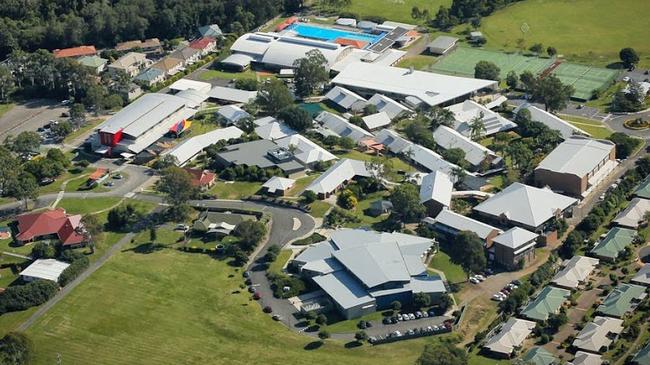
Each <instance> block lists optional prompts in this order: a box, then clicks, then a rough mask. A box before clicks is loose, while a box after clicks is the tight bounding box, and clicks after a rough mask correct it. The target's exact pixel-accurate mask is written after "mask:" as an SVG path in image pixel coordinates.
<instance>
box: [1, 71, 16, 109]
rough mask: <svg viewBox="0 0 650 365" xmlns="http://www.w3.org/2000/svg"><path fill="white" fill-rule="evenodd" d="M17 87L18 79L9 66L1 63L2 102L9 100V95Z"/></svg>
mask: <svg viewBox="0 0 650 365" xmlns="http://www.w3.org/2000/svg"><path fill="white" fill-rule="evenodd" d="M15 89H16V79H15V78H14V75H13V74H12V73H11V70H10V69H9V67H7V66H5V65H0V102H6V101H8V100H9V96H10V95H11V94H12V93H13V92H14V90H15Z"/></svg>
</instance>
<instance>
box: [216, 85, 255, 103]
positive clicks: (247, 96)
mask: <svg viewBox="0 0 650 365" xmlns="http://www.w3.org/2000/svg"><path fill="white" fill-rule="evenodd" d="M208 97H209V98H210V99H214V100H218V101H224V102H230V103H243V104H245V103H248V102H249V101H252V100H254V99H255V98H256V97H257V91H248V90H241V89H235V88H232V87H225V86H214V87H212V89H210V91H209V92H208Z"/></svg>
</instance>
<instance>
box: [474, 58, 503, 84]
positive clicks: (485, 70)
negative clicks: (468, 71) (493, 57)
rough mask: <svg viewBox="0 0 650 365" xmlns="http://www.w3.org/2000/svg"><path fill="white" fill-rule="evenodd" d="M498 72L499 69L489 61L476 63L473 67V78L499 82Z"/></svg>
mask: <svg viewBox="0 0 650 365" xmlns="http://www.w3.org/2000/svg"><path fill="white" fill-rule="evenodd" d="M500 72H501V69H500V68H499V67H498V66H497V65H495V64H494V63H492V62H489V61H478V62H477V63H476V66H474V77H475V78H477V79H484V80H494V81H499V80H501V78H500V76H499V73H500Z"/></svg>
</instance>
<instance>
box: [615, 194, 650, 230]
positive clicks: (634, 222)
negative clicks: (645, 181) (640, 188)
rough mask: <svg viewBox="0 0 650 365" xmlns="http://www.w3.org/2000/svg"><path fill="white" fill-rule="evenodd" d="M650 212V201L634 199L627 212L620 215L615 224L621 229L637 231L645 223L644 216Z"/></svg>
mask: <svg viewBox="0 0 650 365" xmlns="http://www.w3.org/2000/svg"><path fill="white" fill-rule="evenodd" d="M647 211H650V200H648V199H641V198H634V199H632V201H630V204H629V205H628V206H627V208H625V210H623V211H621V212H620V213H618V215H617V216H616V218H614V220H613V222H614V223H615V224H617V225H619V226H621V227H628V228H634V229H637V228H638V227H639V224H641V223H642V222H643V221H644V217H643V216H644V215H645V213H646V212H647Z"/></svg>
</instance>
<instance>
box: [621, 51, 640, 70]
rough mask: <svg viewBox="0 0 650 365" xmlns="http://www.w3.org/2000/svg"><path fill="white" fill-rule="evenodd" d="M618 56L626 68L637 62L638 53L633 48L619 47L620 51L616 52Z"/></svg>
mask: <svg viewBox="0 0 650 365" xmlns="http://www.w3.org/2000/svg"><path fill="white" fill-rule="evenodd" d="M618 56H619V57H620V58H621V61H623V64H624V65H625V67H627V68H633V67H635V66H636V64H637V63H639V54H638V53H636V51H635V50H634V48H630V47H625V48H623V49H621V51H620V52H619V53H618Z"/></svg>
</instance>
